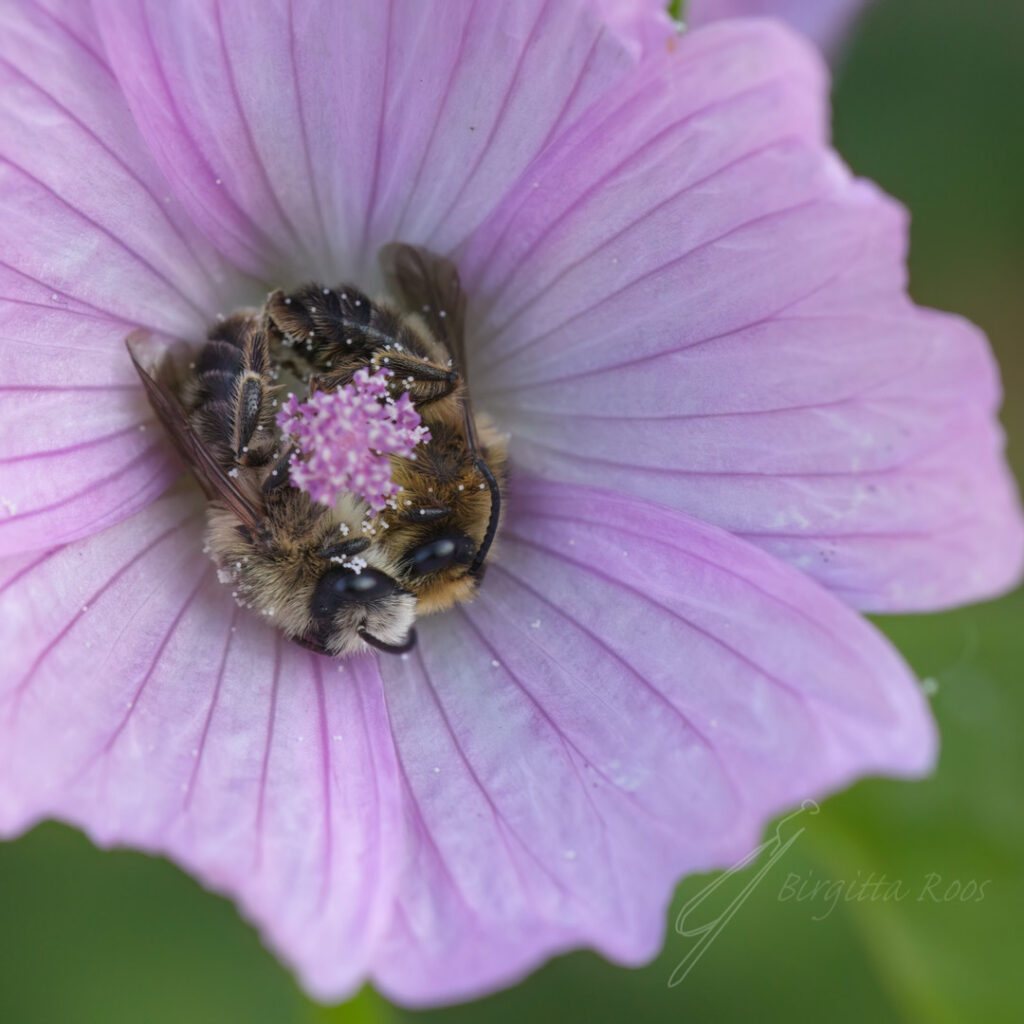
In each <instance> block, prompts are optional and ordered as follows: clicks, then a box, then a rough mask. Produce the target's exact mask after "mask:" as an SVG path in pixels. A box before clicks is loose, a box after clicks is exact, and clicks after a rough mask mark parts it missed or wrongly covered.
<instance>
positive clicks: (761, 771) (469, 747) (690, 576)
mask: <svg viewBox="0 0 1024 1024" xmlns="http://www.w3.org/2000/svg"><path fill="white" fill-rule="evenodd" d="M510 494H511V496H512V499H513V502H514V505H513V510H512V514H511V516H510V521H509V522H508V523H507V524H506V526H505V528H504V531H503V534H502V542H501V550H500V552H499V557H498V559H497V561H496V562H495V563H494V564H492V565H491V566H490V568H489V569H488V574H487V579H486V581H485V583H484V585H483V586H482V587H481V590H480V594H479V596H478V598H477V600H476V601H475V602H474V603H473V604H472V605H469V606H461V608H460V610H458V611H456V612H453V613H452V614H450V615H448V616H446V617H443V618H439V619H427V620H425V621H422V622H421V624H420V627H419V628H420V643H419V645H418V648H417V650H416V651H415V652H413V654H411V655H409V656H408V658H407V659H404V658H403V659H402V660H386V661H384V662H382V672H383V674H384V677H385V692H386V695H387V703H388V710H389V714H390V717H391V721H392V724H393V726H394V731H395V739H396V743H397V745H398V750H399V757H400V759H401V763H402V772H403V775H404V777H405V780H406V785H407V787H408V793H409V797H410V801H411V805H410V808H411V809H410V814H411V817H410V822H411V823H410V827H409V836H410V839H409V841H410V842H411V843H412V850H411V852H410V855H409V859H408V865H407V869H406V874H405V877H404V880H403V882H402V885H401V888H400V890H399V896H398V907H399V914H398V917H397V919H396V921H395V924H394V927H393V929H392V932H391V935H390V940H389V942H388V944H387V945H386V946H385V948H384V951H383V953H382V957H381V959H380V960H379V961H378V967H377V969H376V978H377V980H378V982H379V984H380V985H381V986H382V988H383V990H384V991H385V992H387V993H388V994H389V995H390V996H391V997H392V998H395V999H397V1000H399V1001H401V1002H403V1003H413V1004H423V1003H433V1002H438V1001H443V1000H451V999H456V998H465V997H467V996H471V995H474V994H478V993H480V992H482V991H484V990H486V989H487V988H489V987H491V986H494V985H497V984H502V983H507V982H509V981H510V980H511V979H513V978H515V977H517V976H519V975H520V974H522V973H523V972H524V971H525V970H526V969H528V968H529V967H530V966H532V965H534V964H535V963H536V962H537V961H538V960H539V959H540V958H542V957H544V956H546V955H550V953H551V952H553V951H559V950H563V949H565V948H567V947H570V946H574V945H579V944H588V945H593V946H596V947H597V948H598V949H599V950H600V951H601V952H602V953H604V954H605V955H607V956H609V957H611V958H612V959H614V960H617V961H621V962H626V963H637V962H640V961H643V960H645V959H647V958H649V957H650V956H652V955H653V954H654V953H655V951H656V950H657V948H658V946H659V944H660V942H661V938H662V934H663V929H664V911H665V903H666V900H667V899H668V898H669V895H670V893H671V888H672V885H673V883H674V882H675V880H676V879H677V878H678V877H679V875H680V874H681V873H683V872H688V871H697V870H705V869H708V868H711V867H716V866H721V865H724V864H727V863H730V862H732V861H733V860H735V859H736V858H737V857H739V856H742V855H744V854H746V853H747V852H748V851H749V850H750V849H752V847H753V845H754V843H755V842H756V837H757V835H758V833H759V830H760V829H761V828H762V827H763V825H764V823H765V821H766V820H767V819H769V818H770V817H771V816H772V815H774V814H776V813H777V812H778V811H780V810H781V809H783V808H785V807H787V806H790V805H792V804H794V803H796V802H798V801H799V800H800V799H801V798H804V797H811V796H819V795H821V794H823V793H826V792H828V791H830V790H832V789H834V788H836V787H837V786H842V785H845V784H846V783H848V782H849V781H850V780H851V779H853V778H855V777H857V776H859V775H862V774H864V773H868V772H887V773H893V774H898V775H916V774H918V773H920V772H922V771H926V770H927V769H928V767H929V766H930V764H931V762H932V758H933V752H934V734H933V727H932V723H931V718H930V715H929V713H928V710H927V708H926V706H925V702H924V700H923V698H922V697H921V695H920V693H919V691H918V689H917V687H916V685H915V683H914V681H913V680H912V679H911V677H910V676H909V674H908V672H907V669H906V667H905V665H904V664H903V663H902V662H901V661H900V659H899V657H898V656H897V655H896V654H895V653H894V652H893V650H892V649H891V648H890V647H889V645H888V644H887V643H886V642H885V641H884V640H883V639H882V638H881V637H880V635H879V634H878V633H877V632H876V631H875V630H874V629H873V628H872V627H871V626H870V625H868V624H867V623H866V622H864V621H863V620H862V619H860V618H859V616H857V615H856V614H855V613H854V612H853V611H851V610H849V609H848V608H847V607H846V606H845V605H843V604H842V603H840V602H839V601H838V600H836V599H835V598H832V597H830V596H829V595H828V594H826V593H825V592H823V591H822V590H821V589H820V588H819V587H818V586H816V585H815V584H814V583H812V582H811V581H810V580H808V579H807V577H806V576H804V575H803V574H802V573H799V572H797V571H796V570H793V569H791V568H789V567H787V566H785V565H784V564H782V563H780V562H778V561H777V560H776V559H774V558H772V557H771V556H769V555H766V554H765V553H764V552H762V551H760V550H758V549H757V548H755V547H753V546H752V545H750V544H747V543H746V542H744V541H741V540H738V539H736V538H734V537H732V536H730V535H729V534H727V533H725V532H724V531H720V530H718V529H715V528H714V527H709V526H706V525H704V524H701V523H699V522H697V521H695V520H692V519H689V518H688V517H686V516H684V515H682V514H681V513H679V512H675V511H672V510H670V509H665V508H660V507H658V506H654V505H651V504H648V503H646V502H642V501H637V500H632V499H626V498H622V497H618V496H613V495H609V494H607V493H605V492H601V491H595V490H590V489H584V488H577V487H571V486H563V485H560V484H550V483H544V482H540V481H531V480H528V479H523V478H519V479H514V480H513V481H512V483H511V485H510Z"/></svg>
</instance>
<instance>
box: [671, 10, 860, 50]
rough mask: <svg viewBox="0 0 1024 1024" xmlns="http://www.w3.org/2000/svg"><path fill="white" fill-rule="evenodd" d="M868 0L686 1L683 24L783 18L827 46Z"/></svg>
mask: <svg viewBox="0 0 1024 1024" xmlns="http://www.w3.org/2000/svg"><path fill="white" fill-rule="evenodd" d="M867 5H868V0H689V2H688V3H687V6H686V23H687V24H688V25H690V26H692V27H694V28H696V27H698V26H699V25H706V24H707V23H708V22H711V21H717V20H719V19H720V18H746V17H757V16H762V15H771V16H772V17H776V18H783V19H784V20H785V21H787V22H788V23H789V24H790V25H792V26H793V27H794V28H796V29H799V30H800V31H801V32H803V33H804V35H806V36H809V37H810V38H811V39H813V40H814V41H815V42H816V43H817V44H818V45H819V46H821V47H824V48H825V49H831V48H832V47H834V46H835V45H836V43H837V42H838V41H839V39H840V37H841V36H842V34H843V32H844V31H845V30H846V29H847V28H848V27H849V26H850V24H851V22H852V21H853V19H854V16H855V15H856V14H857V13H858V12H859V11H861V10H863V9H864V8H865V7H866V6H867Z"/></svg>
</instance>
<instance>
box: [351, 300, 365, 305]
mask: <svg viewBox="0 0 1024 1024" xmlns="http://www.w3.org/2000/svg"><path fill="white" fill-rule="evenodd" d="M362 304H363V303H362V300H361V299H356V301H355V302H353V303H352V305H353V306H361V305H362Z"/></svg>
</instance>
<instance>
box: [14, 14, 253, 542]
mask: <svg viewBox="0 0 1024 1024" xmlns="http://www.w3.org/2000/svg"><path fill="white" fill-rule="evenodd" d="M0 219H2V222H3V225H4V229H3V232H2V233H0V323H2V325H3V326H2V327H0V396H2V397H0V437H2V438H3V451H2V453H0V466H2V469H0V474H2V479H0V553H4V552H10V551H17V550H21V549H26V548H33V547H40V546H45V547H52V546H54V545H55V544H60V543H62V542H65V541H68V540H72V539H74V538H76V537H80V536H83V535H85V534H87V533H90V532H93V531H95V530H98V529H102V528H103V527H104V526H106V525H108V524H109V523H111V522H114V521H116V520H117V519H120V518H123V517H124V516H127V515H130V514H132V513H133V512H134V511H136V510H137V509H138V508H140V507H141V506H142V505H144V504H145V503H146V502H148V501H150V500H151V499H152V498H153V497H154V496H155V495H156V494H158V493H159V492H160V491H161V490H162V489H163V488H164V487H165V486H166V485H167V483H168V481H169V480H170V479H171V476H172V475H173V472H174V471H173V469H172V467H171V464H170V463H169V462H168V460H167V458H166V455H165V454H163V448H162V446H161V445H160V444H159V443H158V435H157V433H156V431H155V429H150V430H149V431H148V432H146V431H144V430H140V429H139V428H140V427H142V426H144V425H145V424H146V423H147V422H150V421H151V414H150V413H149V410H148V407H147V406H146V405H145V402H144V400H143V399H142V397H141V388H140V387H139V385H138V381H137V380H136V379H134V374H133V371H132V369H131V363H130V361H129V360H128V358H127V355H126V353H125V348H124V338H125V336H126V335H127V334H128V333H129V332H130V331H131V330H132V328H133V326H135V325H144V326H146V327H148V328H150V329H152V330H153V331H156V332H162V333H164V334H178V335H183V336H186V337H202V336H203V334H204V333H205V330H206V326H207V321H208V320H209V319H211V318H212V316H213V313H214V312H215V311H216V310H217V309H218V308H219V306H218V302H219V301H220V300H221V298H222V297H223V296H224V294H225V289H228V288H235V287H237V281H236V280H235V278H234V277H229V276H228V275H227V274H226V272H225V271H224V269H223V267H222V266H221V262H220V259H219V258H218V257H217V256H216V255H214V254H213V252H212V250H211V249H210V248H209V246H207V245H206V244H205V243H204V242H203V241H202V240H201V238H200V236H199V235H198V233H197V232H196V231H195V229H194V228H192V227H191V226H189V224H188V221H187V219H186V218H185V216H184V214H183V212H182V211H181V208H180V206H179V205H178V204H177V203H175V202H174V201H173V200H172V199H171V196H170V194H169V190H168V188H167V186H166V185H165V184H164V183H163V181H162V179H161V176H160V173H159V171H158V170H157V169H156V167H155V166H154V164H153V162H152V160H151V159H150V158H149V157H148V156H147V155H146V152H145V146H144V144H143V142H142V139H141V138H140V136H139V134H138V132H137V130H136V128H135V126H134V124H133V122H132V120H131V116H130V114H129V113H128V110H127V108H126V106H125V104H124V102H123V99H122V97H121V95H120V90H119V88H118V86H117V82H116V80H115V79H114V77H113V75H112V73H111V71H110V69H109V67H108V66H107V64H106V61H105V59H104V58H103V56H102V44H101V43H100V42H99V40H98V39H97V38H96V37H95V32H94V30H93V28H92V26H91V24H90V17H89V14H88V10H87V8H86V7H85V5H83V4H79V3H71V2H66V3H54V4H50V5H49V6H48V7H47V6H42V5H29V4H25V3H22V4H6V5H4V6H3V8H2V10H0Z"/></svg>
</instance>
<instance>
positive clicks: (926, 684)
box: [921, 676, 939, 697]
mask: <svg viewBox="0 0 1024 1024" xmlns="http://www.w3.org/2000/svg"><path fill="white" fill-rule="evenodd" d="M921 689H922V690H924V692H925V696H927V697H934V696H935V694H937V693H938V692H939V681H938V679H933V678H932V677H931V676H929V677H928V678H927V679H922V680H921Z"/></svg>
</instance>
